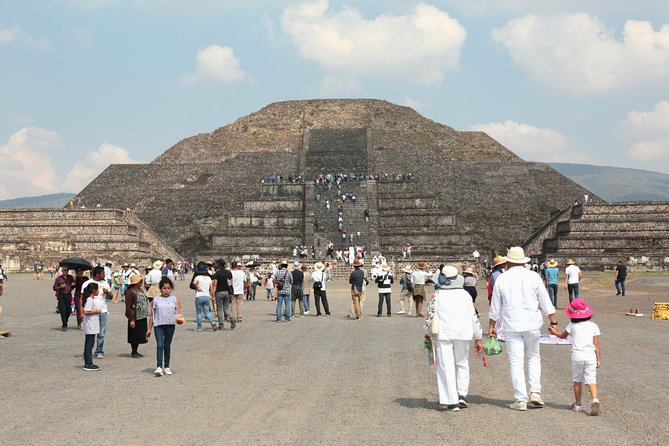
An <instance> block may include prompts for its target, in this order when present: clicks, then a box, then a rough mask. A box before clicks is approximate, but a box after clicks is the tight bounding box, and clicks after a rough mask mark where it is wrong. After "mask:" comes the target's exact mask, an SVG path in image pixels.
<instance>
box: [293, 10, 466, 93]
mask: <svg viewBox="0 0 669 446" xmlns="http://www.w3.org/2000/svg"><path fill="white" fill-rule="evenodd" d="M281 26H282V30H283V32H284V33H285V34H286V35H288V36H289V37H290V38H291V39H292V40H293V42H294V43H295V45H296V46H297V48H298V50H299V52H300V54H301V55H302V56H303V57H305V58H306V59H309V60H312V61H314V62H316V63H318V64H319V65H320V66H321V67H322V68H323V69H324V70H325V71H326V72H327V73H328V74H329V75H332V76H335V77H341V76H344V77H348V78H350V77H355V78H368V79H379V78H384V79H393V80H403V81H409V82H415V83H419V84H435V83H438V82H439V81H441V80H442V78H443V76H444V73H445V72H446V71H449V70H454V69H456V68H458V64H459V60H460V50H461V48H462V45H463V44H464V41H465V39H466V35H467V33H466V31H465V29H464V28H463V27H462V26H461V25H460V24H459V23H458V21H457V20H455V19H454V18H452V17H451V16H449V15H448V14H447V13H446V12H444V11H442V10H440V9H438V8H436V7H434V6H430V5H426V4H423V3H421V4H419V5H417V6H416V7H415V8H414V9H413V10H412V11H411V12H409V13H407V14H406V15H392V14H390V13H387V14H382V15H379V16H378V17H376V18H374V19H373V20H367V19H365V18H364V17H362V15H361V14H360V12H359V11H358V10H357V9H354V8H352V7H344V8H343V9H342V10H341V11H338V12H334V11H331V10H330V5H329V2H328V1H327V0H316V1H314V2H310V3H300V4H297V5H293V6H290V7H288V8H286V9H285V10H284V11H283V14H282V18H281Z"/></svg>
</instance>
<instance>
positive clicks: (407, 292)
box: [397, 265, 413, 316]
mask: <svg viewBox="0 0 669 446" xmlns="http://www.w3.org/2000/svg"><path fill="white" fill-rule="evenodd" d="M402 272H403V273H404V274H402V277H401V278H400V311H398V312H397V314H404V313H405V311H404V301H405V300H406V301H407V309H408V310H409V316H411V298H412V296H413V283H411V274H412V273H413V270H412V269H411V267H410V266H409V265H407V266H405V267H404V268H403V269H402Z"/></svg>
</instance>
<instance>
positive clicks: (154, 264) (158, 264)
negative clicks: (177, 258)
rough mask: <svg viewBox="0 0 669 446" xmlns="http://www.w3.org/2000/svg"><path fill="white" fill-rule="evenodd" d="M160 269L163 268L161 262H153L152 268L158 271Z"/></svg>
mask: <svg viewBox="0 0 669 446" xmlns="http://www.w3.org/2000/svg"><path fill="white" fill-rule="evenodd" d="M162 267H163V262H162V260H156V261H155V262H153V268H154V269H160V268H162Z"/></svg>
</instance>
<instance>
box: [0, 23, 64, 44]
mask: <svg viewBox="0 0 669 446" xmlns="http://www.w3.org/2000/svg"><path fill="white" fill-rule="evenodd" d="M12 43H25V44H27V45H29V46H32V47H33V48H37V49H40V50H50V49H52V48H53V46H52V45H51V42H49V40H47V39H41V38H37V37H33V36H31V35H30V34H28V33H27V32H25V31H24V30H23V28H22V27H21V26H20V25H16V26H14V27H13V28H0V45H9V44H12Z"/></svg>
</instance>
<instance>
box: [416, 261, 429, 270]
mask: <svg viewBox="0 0 669 446" xmlns="http://www.w3.org/2000/svg"><path fill="white" fill-rule="evenodd" d="M416 268H418V269H425V268H427V263H425V262H418V265H416Z"/></svg>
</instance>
